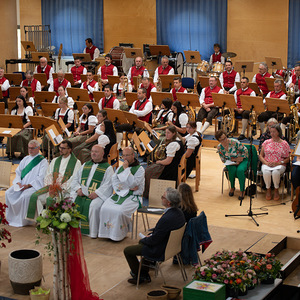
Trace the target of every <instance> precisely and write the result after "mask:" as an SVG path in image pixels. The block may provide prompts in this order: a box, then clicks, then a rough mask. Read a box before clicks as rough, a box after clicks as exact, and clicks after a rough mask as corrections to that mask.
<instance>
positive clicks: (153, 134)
mask: <svg viewBox="0 0 300 300" xmlns="http://www.w3.org/2000/svg"><path fill="white" fill-rule="evenodd" d="M144 126H145V129H146V130H147V131H148V132H149V133H150V134H151V135H152V136H154V137H155V138H156V139H157V140H159V138H160V135H161V134H160V133H159V132H157V131H155V129H152V128H151V126H150V124H149V123H147V122H144Z"/></svg>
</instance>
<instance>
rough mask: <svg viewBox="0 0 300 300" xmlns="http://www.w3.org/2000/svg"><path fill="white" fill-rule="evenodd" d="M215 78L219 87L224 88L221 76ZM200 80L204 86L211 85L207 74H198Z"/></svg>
mask: <svg viewBox="0 0 300 300" xmlns="http://www.w3.org/2000/svg"><path fill="white" fill-rule="evenodd" d="M214 77H215V76H214ZM215 78H216V79H217V86H218V87H219V88H222V86H221V83H220V80H219V78H217V77H215ZM198 81H200V85H201V87H202V88H205V87H207V86H209V77H207V76H200V75H198Z"/></svg>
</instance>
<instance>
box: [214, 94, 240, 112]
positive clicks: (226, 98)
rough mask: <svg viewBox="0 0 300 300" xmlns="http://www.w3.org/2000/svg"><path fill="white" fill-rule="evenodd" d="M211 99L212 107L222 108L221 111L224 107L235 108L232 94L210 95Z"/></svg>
mask: <svg viewBox="0 0 300 300" xmlns="http://www.w3.org/2000/svg"><path fill="white" fill-rule="evenodd" d="M212 98H213V101H214V105H215V106H218V107H220V108H222V110H224V108H225V107H227V108H236V103H235V100H234V96H233V94H219V93H212Z"/></svg>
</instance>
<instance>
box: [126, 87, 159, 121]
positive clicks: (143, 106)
mask: <svg viewBox="0 0 300 300" xmlns="http://www.w3.org/2000/svg"><path fill="white" fill-rule="evenodd" d="M137 98H138V100H136V101H134V102H133V104H132V106H131V108H130V110H129V112H130V113H132V114H135V115H137V116H138V118H139V119H140V120H141V121H145V122H148V123H151V117H152V108H153V106H152V102H151V101H150V100H148V99H147V91H146V89H144V88H139V89H138V91H137Z"/></svg>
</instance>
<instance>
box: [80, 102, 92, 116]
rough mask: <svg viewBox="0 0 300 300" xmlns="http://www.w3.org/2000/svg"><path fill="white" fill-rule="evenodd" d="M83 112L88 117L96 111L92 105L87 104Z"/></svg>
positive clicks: (83, 107)
mask: <svg viewBox="0 0 300 300" xmlns="http://www.w3.org/2000/svg"><path fill="white" fill-rule="evenodd" d="M82 112H83V113H84V114H85V115H86V116H90V115H92V114H93V113H94V109H93V106H92V104H90V103H86V104H84V105H83V106H82Z"/></svg>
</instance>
